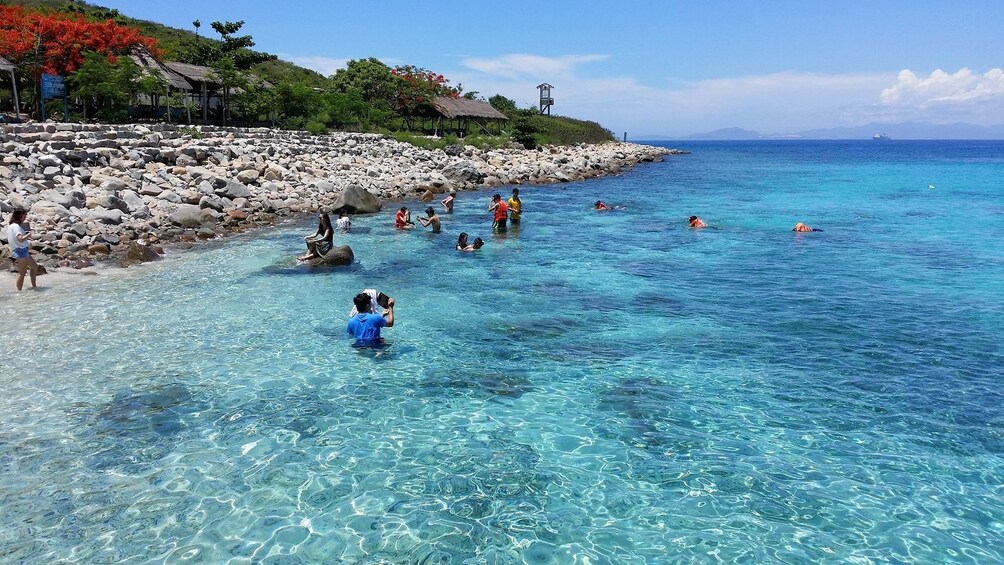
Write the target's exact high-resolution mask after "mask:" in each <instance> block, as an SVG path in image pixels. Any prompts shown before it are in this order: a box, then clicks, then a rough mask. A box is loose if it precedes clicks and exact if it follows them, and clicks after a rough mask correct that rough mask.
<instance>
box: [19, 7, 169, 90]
mask: <svg viewBox="0 0 1004 565" xmlns="http://www.w3.org/2000/svg"><path fill="white" fill-rule="evenodd" d="M134 45H141V46H143V47H146V48H147V49H148V50H150V51H151V52H156V40H154V39H153V38H150V37H145V36H143V35H141V34H140V32H139V31H138V30H136V29H134V28H131V27H126V26H123V25H119V24H117V23H115V22H114V21H112V20H105V21H102V22H94V21H90V20H87V19H86V18H84V16H83V15H80V14H63V13H56V12H40V11H36V10H30V9H28V8H25V7H23V6H17V5H13V6H8V5H0V56H2V57H4V58H5V59H7V60H9V61H11V62H12V63H14V64H15V65H18V66H19V67H22V68H23V69H26V70H28V69H30V70H32V71H33V74H35V75H38V74H41V73H49V74H54V75H63V74H67V73H72V72H73V71H75V70H77V67H79V66H80V64H81V63H83V62H84V53H85V52H87V51H93V52H95V53H99V54H101V55H104V56H106V57H108V58H109V59H111V60H112V61H113V62H114V60H115V56H116V55H121V54H123V53H126V52H128V51H129V48H130V47H133V46H134Z"/></svg>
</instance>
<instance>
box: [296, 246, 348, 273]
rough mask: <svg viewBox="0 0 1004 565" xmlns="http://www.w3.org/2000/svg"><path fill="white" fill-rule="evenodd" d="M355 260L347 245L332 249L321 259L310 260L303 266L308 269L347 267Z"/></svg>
mask: <svg viewBox="0 0 1004 565" xmlns="http://www.w3.org/2000/svg"><path fill="white" fill-rule="evenodd" d="M354 260H355V255H354V254H353V253H352V248H351V247H349V246H348V245H342V246H338V247H332V248H331V251H328V252H327V253H325V254H324V255H323V256H322V257H318V258H317V259H311V260H309V261H307V262H306V263H305V264H306V265H307V266H308V267H310V268H316V267H336V266H339V265H348V264H350V263H352V261H354Z"/></svg>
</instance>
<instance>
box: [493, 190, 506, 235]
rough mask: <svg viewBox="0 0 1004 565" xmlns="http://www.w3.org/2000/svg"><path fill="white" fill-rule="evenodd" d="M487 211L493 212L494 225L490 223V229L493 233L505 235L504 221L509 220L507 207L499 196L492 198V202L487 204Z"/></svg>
mask: <svg viewBox="0 0 1004 565" xmlns="http://www.w3.org/2000/svg"><path fill="white" fill-rule="evenodd" d="M488 211H489V212H494V213H495V215H494V217H493V218H494V223H492V229H494V230H495V233H505V232H506V228H505V224H506V220H508V219H509V206H507V205H506V203H505V202H504V201H503V200H502V195H501V194H496V195H495V196H492V201H491V202H490V203H488Z"/></svg>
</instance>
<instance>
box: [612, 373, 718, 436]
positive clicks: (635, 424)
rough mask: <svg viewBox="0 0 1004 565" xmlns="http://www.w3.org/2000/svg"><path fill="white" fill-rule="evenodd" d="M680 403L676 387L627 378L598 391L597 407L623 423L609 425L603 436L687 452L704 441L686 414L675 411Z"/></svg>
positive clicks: (653, 381) (658, 382)
mask: <svg viewBox="0 0 1004 565" xmlns="http://www.w3.org/2000/svg"><path fill="white" fill-rule="evenodd" d="M679 405H680V398H679V392H678V391H677V389H676V388H675V387H673V386H671V385H668V384H666V383H663V382H661V381H659V380H656V379H653V378H628V379H621V380H620V381H618V382H617V383H616V385H615V386H613V387H611V388H608V389H606V390H604V391H603V392H601V393H600V395H599V403H598V408H599V410H601V411H603V412H607V413H610V414H611V415H612V416H613V417H614V419H615V421H616V420H621V421H622V422H623V423H622V424H621V425H619V426H616V427H614V426H608V427H607V430H605V431H606V434H604V435H608V436H611V437H614V438H616V439H618V440H620V441H622V442H623V443H626V444H628V445H631V446H633V447H641V448H645V449H657V450H659V451H660V452H673V453H686V452H689V451H691V450H693V449H697V448H699V447H701V446H703V445H704V443H705V440H704V439H703V438H701V437H700V434H699V433H698V432H697V431H696V430H695V429H694V426H693V424H692V423H691V422H690V420H689V419H688V418H687V417H686V416H685V414H681V413H678V412H679V410H678V409H677V408H676V407H677V406H679Z"/></svg>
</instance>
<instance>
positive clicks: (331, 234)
mask: <svg viewBox="0 0 1004 565" xmlns="http://www.w3.org/2000/svg"><path fill="white" fill-rule="evenodd" d="M334 239H335V231H334V230H333V229H331V217H330V216H328V214H327V212H325V213H323V214H321V215H320V216H318V222H317V231H316V232H315V233H313V234H311V235H308V236H306V237H304V238H303V241H306V242H307V254H306V255H301V256H299V257H297V259H299V260H300V261H308V260H310V259H317V258H318V257H324V255H325V254H326V253H327V252H328V251H331V246H332V245H333V243H334Z"/></svg>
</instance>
